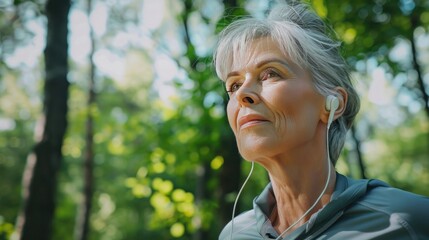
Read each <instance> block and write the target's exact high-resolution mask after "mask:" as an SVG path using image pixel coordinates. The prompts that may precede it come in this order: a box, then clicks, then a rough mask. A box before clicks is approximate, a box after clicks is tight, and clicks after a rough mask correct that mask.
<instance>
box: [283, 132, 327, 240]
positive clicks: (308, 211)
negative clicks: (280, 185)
mask: <svg viewBox="0 0 429 240" xmlns="http://www.w3.org/2000/svg"><path fill="white" fill-rule="evenodd" d="M330 125H331V124H328V126H327V128H326V152H327V156H328V178H327V179H326V183H325V187H324V188H323V191H322V192H321V193H320V195H319V197H318V198H317V199H316V201H315V202H314V203H313V205H312V206H311V207H310V208H309V209H308V210H307V211H306V212H305V213H304V214H303V215H302V216H301V217H300V218H298V220H296V221H295V222H294V223H293V224H292V225H290V226H289V227H288V228H286V230H284V231H283V232H282V233H281V234H280V235H279V236H278V237H277V238H276V239H275V240H280V239H281V238H282V236H283V235H284V234H285V233H286V232H288V231H289V230H290V229H291V228H293V227H294V226H295V225H297V224H298V223H299V222H300V221H301V220H302V219H303V218H304V217H305V216H307V215H308V214H309V213H310V212H311V210H313V208H314V207H316V205H317V203H318V202H319V201H320V199H321V198H322V197H323V194H325V192H326V190H327V189H328V185H329V181H330V180H331V168H332V167H331V158H330V156H329V134H328V133H329V127H330Z"/></svg>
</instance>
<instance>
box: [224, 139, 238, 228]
mask: <svg viewBox="0 0 429 240" xmlns="http://www.w3.org/2000/svg"><path fill="white" fill-rule="evenodd" d="M222 143H223V149H222V153H221V154H222V156H223V158H224V159H225V161H224V164H223V166H222V169H221V172H220V175H219V183H220V186H219V187H220V200H219V208H220V209H219V213H220V219H221V223H222V226H225V225H226V224H227V223H228V222H229V221H231V217H232V208H233V206H234V200H235V199H233V198H231V196H235V195H236V194H234V193H238V191H239V189H240V177H241V162H242V160H241V156H240V153H239V152H238V149H237V143H236V142H235V138H234V136H233V134H232V133H231V132H230V131H228V132H225V133H224V134H222ZM238 212H239V211H238V210H237V211H236V213H238Z"/></svg>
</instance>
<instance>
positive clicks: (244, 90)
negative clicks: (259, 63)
mask: <svg viewBox="0 0 429 240" xmlns="http://www.w3.org/2000/svg"><path fill="white" fill-rule="evenodd" d="M256 88H257V86H256V84H255V83H252V81H245V82H244V83H243V85H241V86H240V88H239V89H238V90H237V92H236V98H237V101H238V102H239V103H240V104H241V105H248V104H257V103H258V102H259V99H260V98H259V96H258V93H257V89H256Z"/></svg>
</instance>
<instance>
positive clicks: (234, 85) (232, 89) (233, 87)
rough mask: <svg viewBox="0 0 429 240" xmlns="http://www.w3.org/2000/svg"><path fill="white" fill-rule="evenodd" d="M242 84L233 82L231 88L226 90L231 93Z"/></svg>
mask: <svg viewBox="0 0 429 240" xmlns="http://www.w3.org/2000/svg"><path fill="white" fill-rule="evenodd" d="M240 86H241V85H240V84H238V83H233V84H231V86H230V87H229V89H228V90H226V91H227V92H229V93H233V92H236V91H237V90H238V89H239V88H240Z"/></svg>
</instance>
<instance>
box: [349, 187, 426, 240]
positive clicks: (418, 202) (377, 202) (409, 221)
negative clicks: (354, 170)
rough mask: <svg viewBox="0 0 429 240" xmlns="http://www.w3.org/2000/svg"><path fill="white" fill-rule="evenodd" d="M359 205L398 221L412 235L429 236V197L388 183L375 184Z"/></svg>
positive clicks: (389, 219)
mask: <svg viewBox="0 0 429 240" xmlns="http://www.w3.org/2000/svg"><path fill="white" fill-rule="evenodd" d="M376 181H378V180H376ZM369 186H371V183H370V184H369ZM357 205H360V206H361V207H363V208H365V209H367V210H366V211H369V212H372V213H373V214H376V215H378V216H380V218H383V217H382V216H385V218H386V220H387V221H389V222H390V223H391V224H392V221H393V222H396V224H398V225H400V226H402V227H403V228H404V229H407V232H408V234H410V235H415V236H426V237H427V236H429V230H428V229H427V219H429V197H426V196H422V195H418V194H415V193H411V192H407V191H404V190H401V189H398V188H394V187H390V186H388V185H386V184H382V185H379V184H375V186H374V187H369V189H368V191H367V194H366V195H365V196H364V197H363V198H362V199H360V201H358V202H357Z"/></svg>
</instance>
